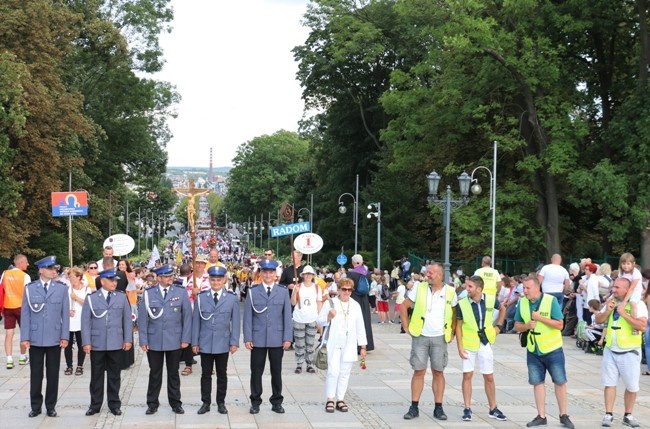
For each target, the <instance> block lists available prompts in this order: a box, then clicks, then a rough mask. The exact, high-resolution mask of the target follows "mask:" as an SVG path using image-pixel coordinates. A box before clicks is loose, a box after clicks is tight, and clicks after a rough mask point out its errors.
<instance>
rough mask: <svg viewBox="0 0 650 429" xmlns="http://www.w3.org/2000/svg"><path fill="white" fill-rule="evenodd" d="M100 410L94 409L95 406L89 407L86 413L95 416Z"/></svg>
mask: <svg viewBox="0 0 650 429" xmlns="http://www.w3.org/2000/svg"><path fill="white" fill-rule="evenodd" d="M98 412H99V410H96V409H94V408H88V411H86V415H87V416H94V415H95V414H97V413H98Z"/></svg>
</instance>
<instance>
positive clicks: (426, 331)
mask: <svg viewBox="0 0 650 429" xmlns="http://www.w3.org/2000/svg"><path fill="white" fill-rule="evenodd" d="M428 290H429V293H428V294H427V310H426V313H425V314H424V326H423V327H422V335H424V336H425V337H439V336H441V335H444V334H445V309H446V307H447V305H446V304H447V303H446V300H445V293H444V292H445V288H444V287H443V288H441V289H440V290H438V291H436V292H434V293H433V294H431V288H429V289H428ZM416 296H417V294H416ZM457 304H458V299H457V298H456V294H454V296H453V298H452V301H451V306H452V307H455V306H456V305H457Z"/></svg>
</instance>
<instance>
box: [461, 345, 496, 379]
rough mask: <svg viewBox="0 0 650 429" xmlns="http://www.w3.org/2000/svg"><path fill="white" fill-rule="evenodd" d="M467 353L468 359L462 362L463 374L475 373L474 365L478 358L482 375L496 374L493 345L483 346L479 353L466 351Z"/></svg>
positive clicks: (480, 347)
mask: <svg viewBox="0 0 650 429" xmlns="http://www.w3.org/2000/svg"><path fill="white" fill-rule="evenodd" d="M465 353H467V355H468V358H467V359H463V360H462V361H461V364H462V370H463V372H474V364H475V363H476V358H477V357H478V367H479V370H480V371H481V374H493V373H494V353H493V352H492V345H491V344H489V343H488V344H481V345H480V346H479V348H478V351H476V352H472V351H469V350H465Z"/></svg>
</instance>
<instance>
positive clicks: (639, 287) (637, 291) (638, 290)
mask: <svg viewBox="0 0 650 429" xmlns="http://www.w3.org/2000/svg"><path fill="white" fill-rule="evenodd" d="M619 276H621V277H623V278H624V279H628V280H629V281H630V283H632V282H633V281H634V280H638V282H637V284H636V286H635V287H634V292H633V293H632V295H635V296H636V297H637V298H638V299H641V297H642V296H643V276H642V275H641V271H639V270H638V269H637V268H636V267H635V268H634V269H633V270H632V272H631V273H623V272H620V273H619ZM635 300H636V299H635Z"/></svg>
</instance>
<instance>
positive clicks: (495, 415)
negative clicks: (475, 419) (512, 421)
mask: <svg viewBox="0 0 650 429" xmlns="http://www.w3.org/2000/svg"><path fill="white" fill-rule="evenodd" d="M488 416H489V417H490V418H491V419H497V420H499V421H500V422H503V421H506V420H508V418H507V417H506V416H504V415H503V413H502V412H501V410H500V409H498V408H497V407H494V409H493V410H490V412H489V413H488Z"/></svg>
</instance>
